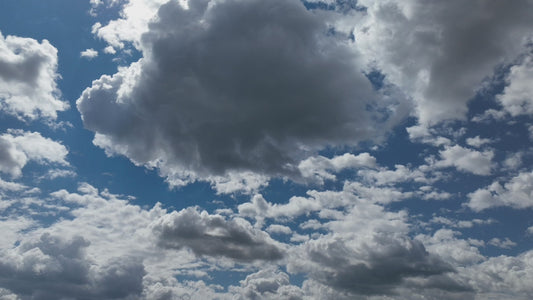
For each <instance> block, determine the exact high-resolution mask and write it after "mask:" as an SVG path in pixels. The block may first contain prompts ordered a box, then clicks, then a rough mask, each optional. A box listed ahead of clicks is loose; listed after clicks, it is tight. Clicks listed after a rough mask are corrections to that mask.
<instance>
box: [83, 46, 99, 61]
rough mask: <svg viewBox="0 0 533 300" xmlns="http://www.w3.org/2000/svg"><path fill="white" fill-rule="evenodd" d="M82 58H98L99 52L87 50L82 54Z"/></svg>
mask: <svg viewBox="0 0 533 300" xmlns="http://www.w3.org/2000/svg"><path fill="white" fill-rule="evenodd" d="M80 56H81V57H85V58H88V59H93V58H95V57H97V56H98V51H96V50H94V49H93V48H90V49H86V50H83V51H82V52H81V53H80Z"/></svg>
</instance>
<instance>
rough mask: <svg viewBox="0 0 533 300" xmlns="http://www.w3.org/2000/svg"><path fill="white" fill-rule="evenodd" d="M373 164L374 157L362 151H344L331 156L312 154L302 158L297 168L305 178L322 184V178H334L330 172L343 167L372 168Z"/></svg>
mask: <svg viewBox="0 0 533 300" xmlns="http://www.w3.org/2000/svg"><path fill="white" fill-rule="evenodd" d="M375 166H376V158H375V157H373V156H372V155H370V154H368V153H367V152H364V153H360V154H358V155H353V154H351V153H345V154H343V155H338V156H335V157H333V158H326V157H324V156H320V155H319V156H312V157H309V158H306V159H305V160H302V161H301V162H300V163H299V164H298V169H299V170H300V173H301V175H302V177H304V178H305V179H306V180H309V181H312V182H316V183H318V184H324V180H335V179H336V176H335V175H334V174H333V173H332V172H335V173H338V172H340V171H342V170H344V169H355V168H374V167H375Z"/></svg>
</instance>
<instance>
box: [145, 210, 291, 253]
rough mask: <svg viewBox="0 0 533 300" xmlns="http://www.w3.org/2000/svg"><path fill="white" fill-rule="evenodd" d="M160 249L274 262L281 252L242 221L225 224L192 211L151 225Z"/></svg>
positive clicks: (178, 213)
mask: <svg viewBox="0 0 533 300" xmlns="http://www.w3.org/2000/svg"><path fill="white" fill-rule="evenodd" d="M153 231H154V233H155V234H156V236H157V237H158V244H159V245H160V246H161V247H163V248H175V249H181V248H183V247H187V248H190V249H191V250H192V251H193V252H194V253H195V254H197V255H200V256H202V255H208V256H222V257H228V258H232V259H236V260H242V261H251V260H278V259H280V258H282V257H283V250H282V249H281V248H280V247H279V246H278V245H277V244H276V243H275V242H274V241H273V240H272V239H271V238H270V237H269V235H268V234H267V233H266V232H263V231H259V230H257V229H254V228H253V227H252V225H251V224H250V223H248V222H247V221H245V220H243V219H234V220H226V219H225V218H224V217H222V216H220V215H210V214H208V213H207V212H206V211H203V212H198V211H197V210H196V209H195V208H192V207H191V208H188V209H184V210H182V211H180V212H173V213H171V214H168V215H165V216H163V217H162V218H161V219H160V220H158V221H157V222H156V223H155V224H154V225H153Z"/></svg>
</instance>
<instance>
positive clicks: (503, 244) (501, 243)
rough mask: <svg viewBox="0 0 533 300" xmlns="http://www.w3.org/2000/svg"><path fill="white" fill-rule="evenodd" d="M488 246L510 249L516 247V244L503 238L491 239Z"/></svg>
mask: <svg viewBox="0 0 533 300" xmlns="http://www.w3.org/2000/svg"><path fill="white" fill-rule="evenodd" d="M488 244H489V245H492V246H495V247H498V248H503V249H511V248H513V247H515V246H516V243H515V242H513V241H511V240H510V239H509V238H505V239H503V240H502V239H500V238H492V239H490V241H489V242H488Z"/></svg>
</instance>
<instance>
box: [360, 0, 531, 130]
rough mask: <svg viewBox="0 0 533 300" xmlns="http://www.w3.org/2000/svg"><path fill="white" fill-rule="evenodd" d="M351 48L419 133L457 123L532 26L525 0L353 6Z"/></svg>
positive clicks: (411, 0) (386, 0) (418, 0)
mask: <svg viewBox="0 0 533 300" xmlns="http://www.w3.org/2000/svg"><path fill="white" fill-rule="evenodd" d="M357 4H358V5H360V6H364V7H366V8H367V9H366V14H367V15H366V17H365V18H363V21H362V22H361V23H358V24H355V30H354V36H355V40H356V42H355V43H354V46H355V47H357V49H358V50H360V51H361V53H362V54H363V56H364V57H365V58H366V59H367V61H368V63H369V64H370V65H371V66H374V67H375V68H377V69H378V70H380V71H381V72H382V73H384V74H385V76H386V78H387V80H388V81H389V82H391V83H393V84H396V85H398V86H399V87H400V88H401V89H402V90H403V91H404V92H405V93H406V94H407V95H409V96H411V97H412V98H413V100H414V102H415V105H416V112H415V113H414V114H415V116H416V117H418V120H419V122H420V124H422V125H424V126H427V125H432V124H436V123H438V122H440V121H443V120H447V119H458V118H459V119H463V118H464V117H465V115H466V112H467V105H466V104H467V102H468V100H469V99H471V98H472V97H473V96H474V95H475V91H476V88H477V87H480V86H481V83H482V81H483V79H484V78H485V77H488V76H489V77H490V76H491V75H492V74H493V72H494V68H495V67H497V66H499V65H500V64H501V63H504V62H511V61H512V60H514V59H515V58H516V57H517V56H518V55H519V54H521V53H522V52H524V51H525V47H524V46H525V44H526V43H527V38H530V37H531V31H530V28H531V26H532V25H533V20H532V19H531V16H530V14H529V12H530V11H531V10H532V9H533V4H532V3H531V2H530V1H528V0H519V1H513V2H512V3H510V2H505V3H504V2H501V1H498V0H491V1H468V2H465V1H462V0H452V1H444V2H443V1H423V0H408V1H403V0H402V1H400V0H383V1H373V0H361V1H358V2H357Z"/></svg>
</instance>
